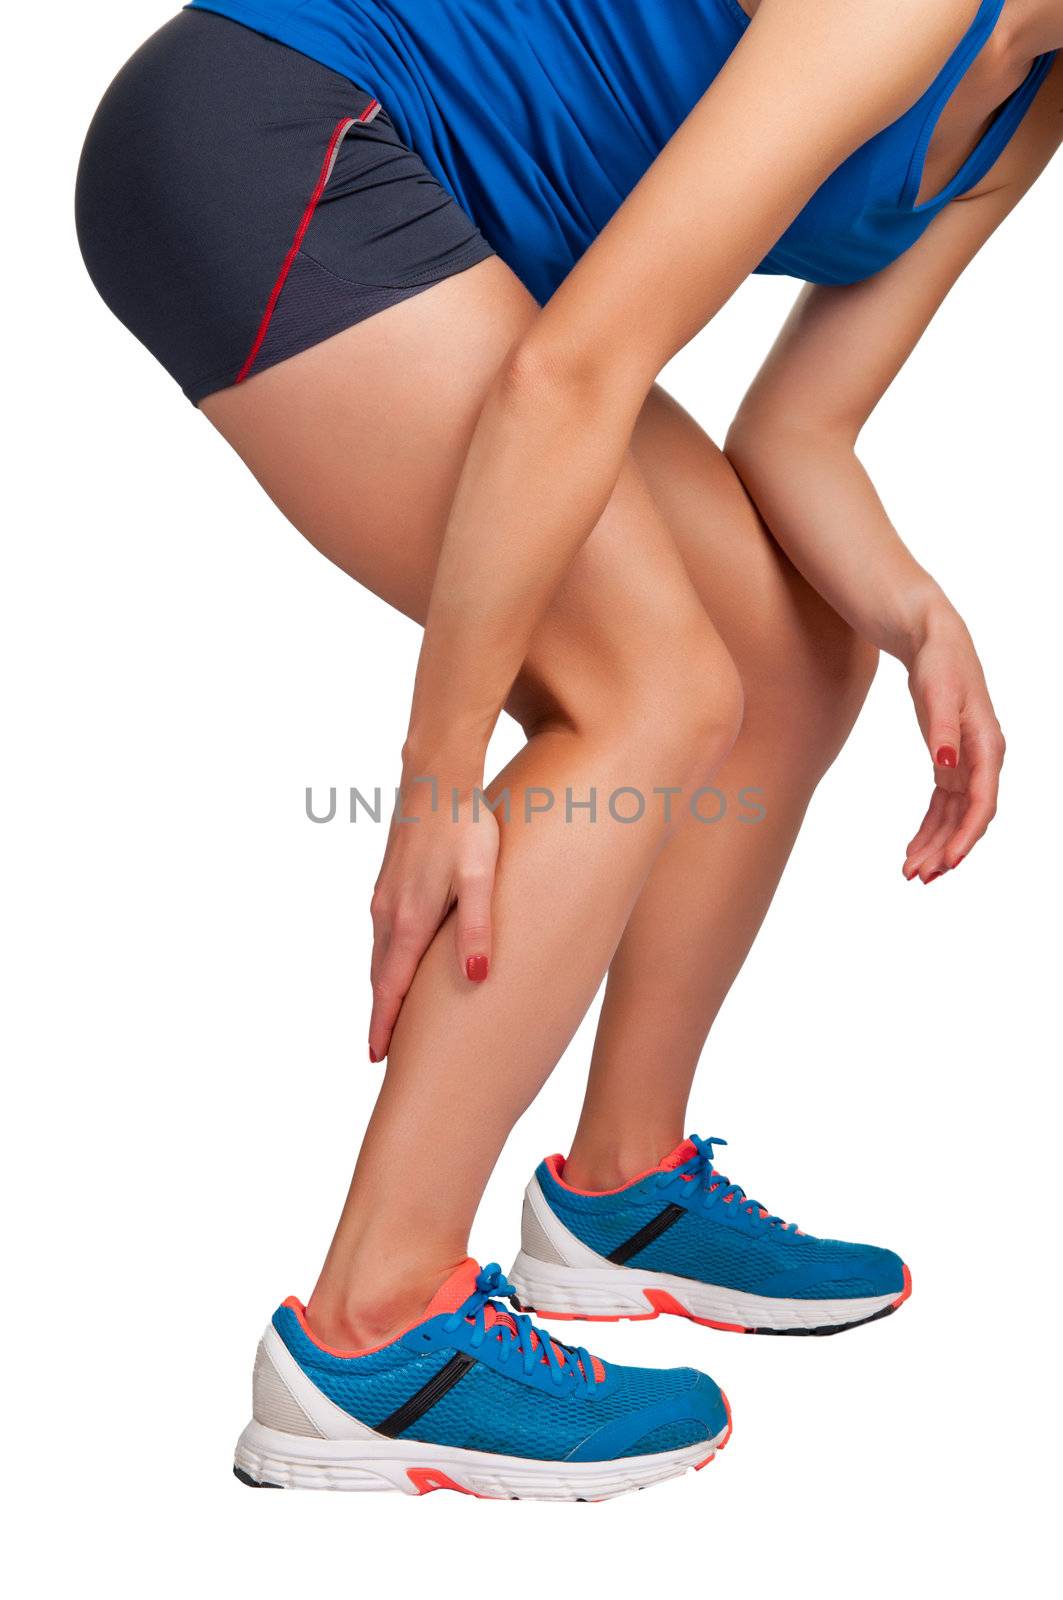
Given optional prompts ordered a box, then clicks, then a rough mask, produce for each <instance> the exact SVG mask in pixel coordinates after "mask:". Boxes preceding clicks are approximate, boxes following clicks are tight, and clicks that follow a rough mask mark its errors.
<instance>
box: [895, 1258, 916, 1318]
mask: <svg viewBox="0 0 1063 1600" xmlns="http://www.w3.org/2000/svg"><path fill="white" fill-rule="evenodd" d="M911 1292H912V1274H911V1273H910V1272H909V1270H908V1268H907V1267H905V1268H904V1288H903V1289H902V1290H901V1292H900V1294H899V1295H898V1296H897V1298H896V1300H894V1302H893V1306H892V1310H894V1311H896V1309H897V1307H898V1306H903V1304H904V1302H905V1301H906V1300H907V1298H908V1296H909V1295H910V1294H911Z"/></svg>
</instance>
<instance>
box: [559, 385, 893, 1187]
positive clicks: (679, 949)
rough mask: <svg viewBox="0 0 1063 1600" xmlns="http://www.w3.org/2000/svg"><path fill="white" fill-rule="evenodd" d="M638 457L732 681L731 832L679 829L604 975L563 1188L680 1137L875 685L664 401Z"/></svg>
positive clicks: (867, 663)
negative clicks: (717, 1032) (805, 828)
mask: <svg viewBox="0 0 1063 1600" xmlns="http://www.w3.org/2000/svg"><path fill="white" fill-rule="evenodd" d="M634 453H635V458H636V460H637V461H638V463H639V465H640V467H641V469H642V472H643V474H644V476H645V478H646V480H647V482H648V484H649V486H650V489H651V490H652V493H653V495H654V498H655V500H656V502H657V504H658V505H659V507H660V508H661V510H662V512H663V513H664V515H665V517H666V519H667V521H668V525H669V528H670V530H671V532H672V534H673V536H674V537H675V539H676V541H677V542H678V544H679V547H680V552H681V554H682V556H683V560H684V562H685V563H686V566H687V570H688V571H689V573H690V575H691V578H692V580H693V582H694V585H695V587H696V588H697V590H698V593H699V595H700V596H701V599H702V601H703V603H704V605H705V607H706V609H707V610H708V612H709V613H710V615H711V616H712V618H713V621H714V622H715V624H716V626H717V628H718V629H719V631H720V634H721V636H722V638H723V640H724V642H725V643H726V645H727V647H728V649H729V651H730V652H731V655H732V657H733V659H734V661H735V663H736V665H737V666H738V669H739V673H740V675H741V678H742V685H743V690H744V694H745V715H744V719H743V723H742V730H741V733H740V735H739V737H738V740H737V741H736V743H735V745H734V748H733V749H732V751H731V753H730V755H729V756H728V758H727V760H726V762H725V763H724V764H723V766H722V767H721V768H720V770H719V772H718V773H717V775H716V777H715V778H714V780H713V782H714V784H715V785H716V786H717V787H718V788H719V789H720V790H721V792H722V793H723V794H724V795H725V796H726V797H727V800H728V806H729V812H728V815H727V817H726V818H725V819H724V820H723V821H721V822H718V823H715V824H713V825H711V826H707V825H705V824H703V823H699V822H696V821H693V820H690V819H689V817H688V819H687V820H686V821H685V822H684V825H683V826H682V828H681V829H680V830H679V831H677V833H676V835H675V836H674V837H673V839H672V840H671V842H670V843H669V844H668V846H667V848H666V850H665V851H664V853H663V854H662V855H661V857H660V858H659V860H658V861H657V863H656V865H655V867H654V870H653V873H652V875H651V877H650V879H649V881H648V883H647V885H646V888H645V889H644V890H643V893H642V895H641V896H640V898H639V901H638V904H637V906H636V908H635V910H634V912H633V914H632V917H631V919H630V921H629V923H628V926H627V930H626V932H625V934H624V938H623V940H622V942H621V944H620V947H619V949H618V951H617V954H616V956H615V958H614V960H613V963H612V966H611V967H610V971H609V982H608V986H607V990H606V996H605V1002H604V1005H603V1008H602V1016H601V1022H600V1025H599V1029H598V1035H597V1039H596V1041H595V1049H594V1057H593V1062H592V1066H591V1073H590V1079H589V1083H588V1087H587V1096H586V1100H585V1102H584V1107H583V1112H582V1115H581V1117H580V1122H579V1127H578V1130H577V1133H576V1137H575V1140H574V1141H573V1146H572V1152H571V1155H570V1157H569V1163H568V1170H569V1174H570V1176H571V1179H572V1182H573V1183H575V1184H577V1185H578V1186H580V1187H583V1188H588V1189H594V1188H611V1187H614V1186H615V1185H616V1184H619V1183H621V1182H622V1181H624V1180H625V1179H626V1178H627V1177H630V1176H631V1175H632V1174H633V1173H635V1172H639V1171H641V1170H643V1169H644V1168H645V1167H647V1166H650V1165H652V1164H654V1163H655V1162H656V1161H657V1160H659V1159H660V1157H661V1156H662V1155H664V1154H666V1153H667V1152H668V1151H669V1150H671V1149H673V1148H674V1146H675V1145H676V1144H677V1143H678V1141H679V1140H680V1139H681V1138H682V1137H683V1133H684V1127H685V1118H686V1106H687V1099H688V1096H689V1092H690V1085H691V1082H692V1080H693V1076H694V1072H695V1070H696V1068H697V1064H698V1059H699V1056H700V1054H701V1050H702V1047H703V1045H704V1043H705V1039H706V1037H707V1035H708V1032H709V1029H710V1028H711V1026H712V1023H713V1021H714V1020H715V1017H716V1014H717V1012H718V1011H719V1008H720V1006H721V1004H722V1003H723V1000H724V998H725V996H726V995H727V992H728V990H729V989H730V987H731V984H732V983H733V982H734V979H735V977H736V976H737V974H738V972H739V970H740V968H741V966H742V963H743V962H744V960H745V958H746V955H747V953H748V951H749V948H750V946H751V944H752V942H753V939H754V937H755V936H756V933H757V930H758V929H759V927H760V924H761V922H762V920H763V918H764V916H765V913H766V912H767V909H768V906H769V905H770V903H771V900H772V896H773V895H774V893H775V889H776V886H777V884H778V881H779V878H780V876H781V874H782V871H783V868H784V867H785V865H786V862H787V859H788V858H789V855H790V851H791V849H792V847H793V844H794V840H795V839H796V837H797V833H798V830H799V829H800V826H801V823H802V820H803V818H804V815H805V811H806V809H807V806H808V803H809V800H810V799H811V797H812V794H813V792H814V790H815V788H816V785H817V784H818V782H819V780H820V778H821V777H822V776H823V774H824V773H825V772H826V771H827V769H828V767H829V766H830V764H831V763H832V761H833V760H834V758H835V756H836V755H837V753H838V751H839V750H840V749H841V747H842V745H843V743H844V742H845V739H846V738H847V737H848V734H849V731H850V729H851V727H852V725H853V723H854V721H855V720H856V717H857V714H858V713H859V710H860V707H861V705H862V704H863V701H864V697H865V695H866V693H867V689H868V687H869V685H870V683H871V679H872V677H873V675H874V669H875V652H874V651H873V650H872V649H871V647H870V646H867V645H864V644H863V643H862V642H861V641H860V640H858V639H857V638H856V637H855V635H854V634H853V633H852V632H851V630H850V629H849V628H848V627H847V626H846V625H845V624H844V623H843V622H842V621H841V619H840V618H839V617H838V616H837V615H836V613H835V612H834V611H832V610H831V608H830V607H829V606H827V605H826V604H825V602H824V601H822V600H821V599H820V598H819V596H818V595H816V594H815V593H814V592H813V590H812V589H810V588H809V586H808V584H806V583H805V581H804V580H803V579H802V578H801V577H800V576H799V575H798V573H796V572H795V570H794V569H793V567H792V566H791V565H790V563H789V562H788V561H787V560H786V558H785V556H783V555H782V553H781V552H780V551H779V550H778V548H777V546H775V545H774V544H773V543H772V541H771V539H770V537H769V536H768V534H767V532H766V530H765V529H764V527H763V524H762V523H761V522H760V519H759V518H758V516H757V514H756V511H755V509H754V508H753V506H752V504H751V502H750V501H749V499H748V497H747V496H746V493H745V491H744V489H743V488H742V486H741V484H740V483H739V481H738V479H737V478H736V476H735V474H734V472H733V470H732V468H731V466H730V464H729V462H728V461H727V460H726V458H725V457H724V456H723V455H722V454H721V452H720V451H719V450H717V449H716V447H715V446H714V445H713V444H712V442H711V440H709V439H708V438H706V436H705V435H704V434H703V433H702V432H701V430H700V429H699V428H698V427H697V425H696V424H695V423H694V422H693V421H692V420H691V419H690V417H688V416H687V415H686V413H685V412H683V411H682V409H681V408H680V407H679V406H678V405H676V404H675V402H674V401H672V400H670V399H669V398H668V397H667V396H665V395H664V394H662V393H661V392H660V391H657V392H655V394H654V395H653V396H652V397H651V399H650V401H649V402H648V403H647V406H646V409H645V411H644V413H643V417H642V420H641V422H640V425H639V430H638V433H637V435H636V440H635V452H634ZM745 788H751V789H756V790H758V791H759V792H760V803H761V804H762V805H763V807H764V816H763V820H761V821H759V822H757V823H756V824H752V825H751V824H749V823H742V822H740V821H738V820H737V812H736V805H735V797H736V796H737V795H738V794H739V792H740V791H741V790H743V789H745ZM706 810H707V814H708V815H710V816H711V815H712V814H713V811H712V807H711V806H709V807H707V808H706ZM648 1063H652V1070H651V1069H650V1068H649V1066H648Z"/></svg>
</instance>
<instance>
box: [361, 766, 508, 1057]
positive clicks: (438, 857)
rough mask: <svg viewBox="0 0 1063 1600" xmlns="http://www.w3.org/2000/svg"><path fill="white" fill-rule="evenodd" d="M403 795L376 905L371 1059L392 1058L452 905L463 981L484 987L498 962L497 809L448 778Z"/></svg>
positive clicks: (409, 782) (419, 782) (416, 785)
mask: <svg viewBox="0 0 1063 1600" xmlns="http://www.w3.org/2000/svg"><path fill="white" fill-rule="evenodd" d="M400 796H401V803H400V805H399V806H398V807H397V808H396V811H395V815H394V817H393V818H392V822H391V831H390V833H389V834H388V844H387V849H386V851H385V852H384V862H383V865H382V867H381V869H380V876H379V878H378V879H377V883H376V889H375V891H374V894H373V902H372V915H373V961H372V967H371V976H372V982H373V1014H372V1017H371V1019H370V1023H369V1059H370V1061H382V1060H383V1058H384V1057H385V1056H386V1055H387V1053H388V1050H389V1048H390V1046H391V1034H392V1030H393V1028H394V1026H395V1022H396V1019H397V1017H398V1014H399V1010H400V1008H401V1006H402V1002H403V1001H404V1000H405V998H406V994H407V992H408V990H409V987H410V984H411V983H412V982H413V976H414V973H415V972H416V971H417V968H418V966H419V965H420V961H421V957H422V956H423V955H424V953H425V951H426V950H427V949H428V946H429V945H430V944H431V942H432V940H433V938H434V937H435V935H436V933H437V932H438V930H439V927H440V924H441V923H442V922H443V920H444V918H445V917H446V916H447V914H448V913H449V912H450V910H451V908H452V907H455V908H456V911H455V917H454V928H455V935H456V946H457V960H458V964H459V970H460V972H461V976H462V981H463V982H469V983H482V982H483V981H484V979H485V978H486V977H487V974H488V970H489V968H490V963H491V894H492V890H493V888H494V878H495V863H496V861H497V859H498V842H499V832H498V823H497V821H496V820H495V816H494V814H493V812H491V811H490V810H489V809H488V807H487V805H486V802H485V801H484V800H483V798H482V796H481V795H480V793H479V791H478V790H476V791H473V790H471V789H468V790H466V791H465V793H464V794H463V791H462V789H461V788H460V787H454V788H452V787H451V786H450V785H448V784H447V783H446V782H445V781H444V780H443V779H441V778H439V779H436V778H432V779H427V778H414V779H406V780H404V782H403V784H402V787H401V789H400ZM455 796H461V798H459V799H457V800H456V799H455ZM474 796H475V797H474Z"/></svg>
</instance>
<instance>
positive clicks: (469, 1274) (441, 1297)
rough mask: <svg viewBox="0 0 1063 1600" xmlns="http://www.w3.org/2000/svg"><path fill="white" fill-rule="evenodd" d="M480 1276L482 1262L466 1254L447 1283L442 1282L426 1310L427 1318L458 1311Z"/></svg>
mask: <svg viewBox="0 0 1063 1600" xmlns="http://www.w3.org/2000/svg"><path fill="white" fill-rule="evenodd" d="M479 1276H480V1263H479V1262H478V1261H474V1260H473V1258H472V1256H466V1257H465V1260H464V1261H463V1262H462V1263H461V1265H460V1266H457V1267H455V1268H454V1271H453V1272H452V1273H451V1274H450V1277H449V1278H448V1279H447V1280H446V1282H445V1283H443V1284H440V1286H439V1288H438V1289H437V1290H436V1292H435V1294H434V1295H433V1296H432V1298H431V1300H429V1302H428V1309H427V1310H426V1312H425V1319H426V1320H427V1319H428V1318H429V1317H438V1316H442V1315H443V1314H444V1313H446V1314H449V1313H450V1312H452V1311H457V1309H458V1307H459V1306H463V1305H464V1304H465V1302H466V1300H467V1299H468V1298H469V1296H470V1295H471V1294H472V1292H473V1290H474V1289H475V1288H476V1280H477V1278H478V1277H479Z"/></svg>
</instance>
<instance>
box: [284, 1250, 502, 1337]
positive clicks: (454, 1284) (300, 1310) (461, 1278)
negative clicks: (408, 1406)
mask: <svg viewBox="0 0 1063 1600" xmlns="http://www.w3.org/2000/svg"><path fill="white" fill-rule="evenodd" d="M479 1271H480V1268H479V1265H478V1264H477V1263H476V1262H475V1261H474V1260H473V1258H472V1256H466V1257H465V1260H464V1261H462V1262H461V1263H460V1264H459V1265H458V1266H457V1267H455V1269H454V1271H453V1272H452V1273H451V1274H450V1277H449V1278H447V1279H446V1281H445V1282H444V1283H443V1284H441V1286H440V1287H439V1288H438V1289H437V1290H436V1292H435V1294H434V1295H433V1296H432V1298H431V1300H429V1302H428V1305H427V1306H426V1307H425V1309H424V1311H422V1313H421V1315H420V1316H419V1317H415V1318H414V1320H413V1322H408V1323H407V1324H406V1326H405V1327H403V1328H400V1329H399V1330H398V1332H397V1333H394V1334H393V1335H392V1336H391V1338H390V1339H384V1340H383V1341H382V1342H381V1343H380V1344H372V1345H366V1346H365V1347H364V1349H361V1350H341V1349H339V1348H338V1347H337V1346H336V1345H332V1344H326V1343H325V1341H324V1339H319V1338H318V1336H317V1334H316V1333H315V1332H314V1330H313V1328H311V1326H310V1324H309V1323H308V1322H307V1320H306V1307H305V1306H304V1305H303V1303H302V1301H301V1300H297V1299H296V1297H295V1295H293V1294H290V1295H289V1296H288V1298H287V1300H285V1302H284V1304H285V1305H286V1306H287V1307H288V1310H289V1311H294V1312H295V1317H296V1321H297V1322H298V1324H299V1326H300V1328H302V1330H303V1332H304V1333H305V1334H306V1337H307V1338H308V1339H309V1340H310V1343H311V1344H315V1345H316V1346H317V1348H318V1349H319V1350H324V1352H325V1354H326V1355H330V1356H341V1357H349V1356H370V1355H373V1353H374V1352H375V1351H377V1350H384V1349H386V1348H387V1346H388V1345H389V1344H394V1343H395V1340H396V1339H401V1338H402V1336H403V1334H406V1333H409V1331H410V1329H411V1328H416V1327H418V1326H419V1325H420V1324H421V1323H422V1322H426V1321H427V1320H428V1318H429V1317H438V1316H439V1315H440V1314H441V1313H443V1312H451V1311H456V1310H457V1309H458V1307H459V1306H460V1305H462V1304H463V1303H464V1302H465V1301H466V1300H467V1299H468V1298H469V1296H470V1295H471V1294H472V1291H473V1289H474V1288H475V1286H476V1279H477V1276H478V1275H479Z"/></svg>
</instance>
